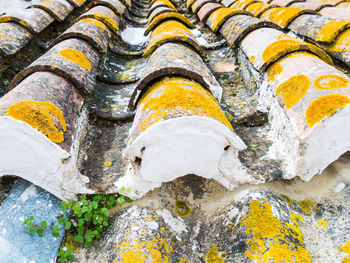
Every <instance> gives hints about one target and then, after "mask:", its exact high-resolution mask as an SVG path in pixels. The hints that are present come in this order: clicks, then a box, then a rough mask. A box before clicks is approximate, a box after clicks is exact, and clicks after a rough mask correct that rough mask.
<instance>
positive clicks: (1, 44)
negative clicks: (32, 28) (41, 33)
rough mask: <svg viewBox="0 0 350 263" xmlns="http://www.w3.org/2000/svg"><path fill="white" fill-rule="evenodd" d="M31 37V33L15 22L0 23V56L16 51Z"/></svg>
mask: <svg viewBox="0 0 350 263" xmlns="http://www.w3.org/2000/svg"><path fill="white" fill-rule="evenodd" d="M31 38H32V34H30V33H29V32H28V30H27V29H25V28H24V27H23V26H21V25H19V24H17V23H13V22H9V23H0V57H7V56H9V55H13V54H15V53H17V51H18V50H20V49H21V48H22V47H24V46H25V45H26V44H27V43H28V42H29V41H30V39H31Z"/></svg>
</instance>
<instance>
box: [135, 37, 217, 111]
mask: <svg viewBox="0 0 350 263" xmlns="http://www.w3.org/2000/svg"><path fill="white" fill-rule="evenodd" d="M169 75H174V76H183V77H187V78H190V79H193V80H195V81H197V82H198V83H200V84H201V85H202V86H203V87H204V88H206V89H207V90H209V91H210V92H211V93H212V94H213V96H214V97H215V98H216V99H217V100H219V101H220V100H221V95H222V89H221V87H220V85H219V84H218V83H217V81H216V80H215V78H214V76H213V75H212V73H211V72H210V71H209V70H208V68H207V67H206V65H205V64H204V62H203V60H202V58H201V57H200V56H199V55H198V54H197V53H196V52H195V51H193V50H192V49H190V48H188V47H186V46H184V45H181V44H178V43H167V44H164V45H162V46H160V47H159V48H157V49H156V50H155V52H154V53H153V54H152V56H151V57H150V59H149V61H148V63H147V66H146V67H145V69H144V71H143V73H142V76H141V78H140V81H139V83H138V84H137V86H136V87H135V91H134V94H133V95H132V97H131V100H130V103H129V108H130V109H131V110H133V109H134V108H135V107H136V105H137V102H138V100H139V99H140V95H141V91H142V90H143V89H145V88H146V86H148V85H149V84H150V83H152V81H154V80H156V79H157V78H159V77H164V76H169Z"/></svg>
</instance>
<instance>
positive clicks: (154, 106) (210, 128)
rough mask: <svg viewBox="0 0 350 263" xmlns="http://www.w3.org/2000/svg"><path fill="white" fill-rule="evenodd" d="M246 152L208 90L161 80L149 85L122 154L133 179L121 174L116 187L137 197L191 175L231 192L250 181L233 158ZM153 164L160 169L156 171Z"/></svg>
mask: <svg viewBox="0 0 350 263" xmlns="http://www.w3.org/2000/svg"><path fill="white" fill-rule="evenodd" d="M200 131H205V132H200ZM171 145H176V147H172V146H171ZM244 148H245V144H244V143H243V141H242V140H241V139H240V138H239V137H238V136H237V135H236V134H235V133H234V132H233V128H232V126H231V124H230V122H229V121H228V120H227V119H226V117H225V114H224V112H223V111H222V110H221V109H220V106H219V103H218V101H217V100H216V99H215V98H214V97H213V96H212V95H211V94H210V93H209V92H208V91H206V90H205V89H204V88H203V87H202V86H201V85H200V84H199V83H197V82H195V81H193V80H190V79H187V78H182V77H175V76H174V77H165V78H162V79H160V80H158V81H156V82H155V83H154V84H152V85H149V86H148V87H147V91H146V93H145V94H144V95H143V97H142V98H141V100H140V102H139V104H138V107H137V110H136V114H135V119H134V123H133V126H132V128H131V129H130V136H129V141H128V144H127V146H126V149H125V150H124V152H123V157H124V159H125V161H126V162H127V163H129V167H132V169H133V170H134V171H135V174H136V176H137V179H132V178H130V176H129V175H125V176H124V177H122V178H120V179H118V180H117V182H116V183H115V185H116V186H117V187H118V188H119V187H122V185H123V186H124V187H130V185H131V184H132V185H133V192H134V193H135V194H136V195H137V197H140V196H142V195H144V194H145V193H146V192H148V191H150V190H152V189H154V188H155V187H159V186H160V185H161V184H162V183H163V182H169V181H172V180H174V179H176V178H178V177H181V176H184V175H186V174H195V175H198V176H201V177H204V178H212V179H214V180H216V181H217V182H219V183H221V184H222V185H224V186H225V187H227V188H229V189H232V188H233V187H234V186H235V185H236V184H237V183H243V182H246V181H249V179H250V178H249V177H248V176H247V175H246V173H245V171H244V170H243V169H242V166H241V164H240V163H239V160H238V158H237V157H238V151H239V150H242V149H244ZM140 163H142V165H140ZM157 163H158V164H161V167H159V166H158V168H157V169H155V167H156V166H155V165H157ZM194 163H196V165H193V164H194ZM208 164H210V165H208ZM132 176H135V175H132ZM134 190H135V191H134Z"/></svg>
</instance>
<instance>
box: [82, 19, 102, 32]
mask: <svg viewBox="0 0 350 263" xmlns="http://www.w3.org/2000/svg"><path fill="white" fill-rule="evenodd" d="M80 21H83V22H86V23H90V24H94V25H95V26H98V27H99V28H101V29H102V30H104V31H107V27H106V26H105V25H104V24H103V23H102V22H100V21H98V20H95V19H92V18H84V19H82V20H80Z"/></svg>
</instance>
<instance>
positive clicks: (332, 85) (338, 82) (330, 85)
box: [314, 75, 349, 90]
mask: <svg viewBox="0 0 350 263" xmlns="http://www.w3.org/2000/svg"><path fill="white" fill-rule="evenodd" d="M348 85H349V80H347V79H346V78H343V77H341V76H338V75H322V76H319V77H318V78H317V79H316V80H315V81H314V86H315V88H317V89H320V90H327V89H341V88H345V87H347V86H348Z"/></svg>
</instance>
